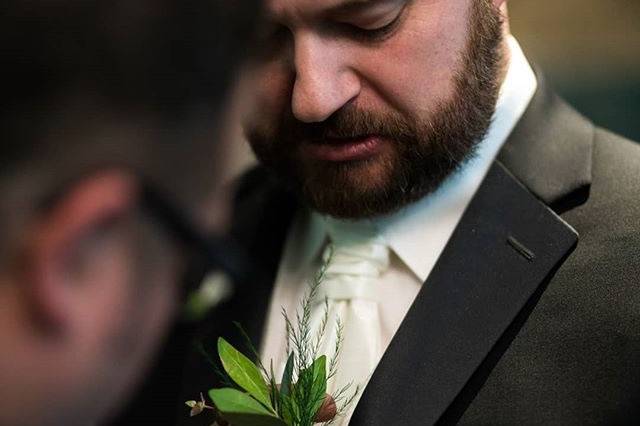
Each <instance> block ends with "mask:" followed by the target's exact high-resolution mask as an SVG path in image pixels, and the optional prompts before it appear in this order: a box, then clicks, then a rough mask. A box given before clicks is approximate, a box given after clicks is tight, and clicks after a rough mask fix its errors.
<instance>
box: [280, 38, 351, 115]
mask: <svg viewBox="0 0 640 426" xmlns="http://www.w3.org/2000/svg"><path fill="white" fill-rule="evenodd" d="M294 55H295V59H294V65H295V72H296V77H295V83H294V86H293V94H292V97H291V108H292V110H293V115H294V116H295V117H296V118H297V119H298V120H300V121H302V122H305V123H314V122H321V121H324V120H326V119H327V118H329V117H330V116H331V115H332V114H333V113H334V112H336V111H337V110H339V109H340V108H342V107H343V106H344V105H346V104H347V103H348V102H349V101H351V100H352V99H354V98H355V97H357V96H358V94H359V93H360V87H361V86H360V79H359V78H358V76H357V74H356V73H355V72H354V71H353V69H352V68H351V67H350V65H349V60H348V59H349V58H348V57H347V56H348V52H345V50H344V49H343V48H341V46H339V45H336V44H334V43H332V42H331V41H329V42H327V41H325V40H323V39H322V38H320V37H316V36H314V35H313V34H310V35H300V36H299V37H297V39H296V40H295V51H294Z"/></svg>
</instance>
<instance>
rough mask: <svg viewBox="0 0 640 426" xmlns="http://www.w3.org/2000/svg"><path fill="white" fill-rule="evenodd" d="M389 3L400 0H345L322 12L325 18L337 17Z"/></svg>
mask: <svg viewBox="0 0 640 426" xmlns="http://www.w3.org/2000/svg"><path fill="white" fill-rule="evenodd" d="M388 1H400V0H345V1H343V2H340V3H338V4H335V5H333V6H330V7H329V8H327V9H326V10H325V11H323V12H322V14H323V15H325V16H335V15H342V14H347V13H354V12H358V11H359V10H361V9H364V8H365V7H368V6H372V5H376V4H380V3H385V2H388Z"/></svg>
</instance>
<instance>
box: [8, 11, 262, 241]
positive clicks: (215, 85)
mask: <svg viewBox="0 0 640 426" xmlns="http://www.w3.org/2000/svg"><path fill="white" fill-rule="evenodd" d="M258 9H259V2H258V0H3V4H2V6H1V7H0V56H1V57H2V70H1V71H0V73H1V75H2V77H1V78H0V93H2V95H1V97H0V103H1V104H2V107H1V108H0V135H1V136H0V137H1V138H2V142H1V143H0V191H2V193H3V194H4V195H5V196H3V197H2V199H0V230H4V229H5V227H7V226H9V225H8V224H7V219H6V218H7V215H8V214H9V213H10V212H11V210H12V209H14V208H17V207H18V206H17V204H19V203H20V202H23V203H31V202H32V201H33V202H36V200H35V198H37V197H38V196H39V192H38V191H40V189H41V192H44V189H42V188H40V189H39V187H43V186H52V185H55V184H58V183H59V182H61V181H63V180H64V179H69V178H72V177H73V175H75V174H78V173H80V172H82V171H83V170H89V169H91V168H93V167H95V166H96V165H97V164H100V163H114V162H115V163H118V162H122V163H126V165H127V166H131V167H133V168H135V169H138V170H139V171H140V172H141V173H143V174H146V175H148V176H149V177H150V178H151V179H155V180H156V181H158V182H159V183H160V184H161V185H163V186H165V187H167V188H168V189H169V190H171V191H172V192H173V193H174V194H175V195H177V196H183V195H185V193H189V192H191V195H193V194H197V193H198V188H197V187H198V185H202V184H203V183H202V182H201V181H202V177H203V174H204V173H207V169H208V168H209V167H210V166H211V165H210V164H207V162H211V161H212V160H214V159H213V158H208V157H207V155H208V154H207V155H204V154H203V151H202V149H203V147H205V145H207V144H209V145H213V144H214V143H215V142H214V141H213V140H212V139H211V138H209V136H210V135H208V134H205V133H206V132H204V131H203V132H202V134H196V133H198V132H199V130H198V126H201V127H206V125H209V124H211V123H210V122H209V121H213V120H214V118H215V117H216V116H217V115H218V114H217V113H218V112H219V109H220V108H221V106H222V104H223V103H222V100H223V99H224V98H225V96H226V95H227V93H228V90H229V86H230V84H231V83H232V80H233V78H234V75H235V70H236V65H238V64H239V62H240V61H241V59H242V53H244V52H245V51H246V50H247V48H248V46H249V43H250V42H251V41H252V40H251V39H252V36H253V35H252V33H253V28H254V27H255V26H256V20H257V17H258V16H259V13H258V12H259V10H258ZM194 117H195V119H194ZM194 120H195V121H196V122H195V123H194ZM198 120H199V121H198ZM101 126H102V127H101ZM105 126H106V127H108V128H109V129H108V131H106V132H105V131H104V127H105ZM119 126H121V128H118V127H119ZM119 135H120V136H123V137H119ZM211 136H212V135H211ZM206 149H210V148H206ZM210 152H214V151H213V149H211V151H210ZM209 182H210V181H209ZM41 184H42V185H41ZM45 184H46V185H45ZM203 188H204V187H203ZM48 189H50V188H48ZM12 194H14V195H15V196H14V197H13V198H12ZM17 200H20V202H18V201H17Z"/></svg>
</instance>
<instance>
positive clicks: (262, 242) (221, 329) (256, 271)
mask: <svg viewBox="0 0 640 426" xmlns="http://www.w3.org/2000/svg"><path fill="white" fill-rule="evenodd" d="M234 204H235V205H234V212H235V214H236V215H235V217H234V218H233V219H234V220H233V225H232V230H231V235H232V237H233V238H234V239H236V240H237V241H238V242H239V243H240V244H241V245H242V246H243V247H244V248H245V249H246V250H247V252H248V254H249V256H250V260H251V264H252V265H253V270H252V271H250V273H249V274H248V276H249V281H248V282H246V283H242V285H238V286H236V288H235V290H234V294H233V295H232V297H231V298H230V299H229V300H228V301H226V302H225V303H223V304H221V305H220V306H217V307H216V309H214V310H213V311H212V313H211V316H210V317H209V318H206V319H205V320H204V321H202V327H201V329H200V330H199V331H198V333H197V335H196V338H195V348H194V350H193V351H192V352H191V353H190V355H189V356H188V359H187V363H186V365H185V371H184V372H183V377H184V380H183V386H182V397H181V399H180V401H181V402H180V403H179V405H180V411H179V412H180V413H184V412H185V408H184V403H183V402H182V401H186V400H189V399H197V396H198V394H199V392H203V393H206V391H208V390H209V389H211V388H215V387H222V386H224V384H223V383H221V382H220V378H219V376H218V375H217V373H216V371H215V368H214V366H213V365H212V364H218V361H217V340H218V338H219V337H224V338H225V339H227V340H228V341H229V342H231V344H233V345H234V346H235V347H237V348H239V349H241V350H242V351H243V352H244V353H246V354H249V353H248V352H247V349H248V348H246V346H247V345H246V343H245V339H244V338H243V337H242V335H241V333H239V331H238V329H237V327H236V326H235V325H234V322H237V323H239V324H240V325H241V326H242V328H243V329H244V330H245V331H246V333H247V335H248V337H249V338H250V340H251V342H252V344H253V345H254V346H255V347H256V348H259V347H260V343H261V339H262V337H263V336H262V334H263V328H264V324H265V321H266V317H267V309H268V306H269V301H270V298H271V293H272V289H273V285H274V281H275V279H276V273H277V269H278V263H279V261H280V257H281V253H282V249H283V245H284V241H285V238H286V235H287V229H288V228H289V225H290V223H291V221H292V218H293V214H294V212H295V209H296V207H297V204H296V201H295V198H294V197H293V196H292V195H291V194H289V193H288V192H286V191H283V190H282V189H281V188H280V187H279V185H277V183H276V182H274V181H273V180H272V179H271V178H270V177H269V176H268V175H267V174H266V173H265V171H264V170H263V169H261V168H257V169H254V170H253V171H251V172H250V173H249V174H248V175H247V176H245V177H244V179H243V182H241V185H240V188H239V190H238V192H237V197H236V200H235V203H234ZM178 423H179V424H184V425H185V426H186V425H189V426H200V425H202V426H209V425H210V424H211V418H210V417H209V416H198V417H195V418H189V417H188V416H186V415H184V414H182V415H180V416H179V417H178Z"/></svg>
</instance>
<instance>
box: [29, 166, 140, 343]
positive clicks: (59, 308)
mask: <svg viewBox="0 0 640 426" xmlns="http://www.w3.org/2000/svg"><path fill="white" fill-rule="evenodd" d="M136 188H137V185H136V181H135V179H134V178H133V177H132V176H130V175H129V174H127V173H125V172H122V171H118V170H110V171H104V172H101V173H98V174H95V175H91V176H88V177H85V178H84V179H82V180H81V181H80V182H78V183H76V184H74V185H72V186H71V187H70V188H68V189H66V190H65V192H64V194H63V195H62V196H61V197H60V198H58V199H57V200H56V201H55V204H54V205H53V206H51V207H50V208H49V209H48V210H47V211H46V212H45V213H43V214H42V215H41V216H40V217H39V218H38V219H37V223H36V224H35V226H34V227H33V230H32V232H31V233H30V236H29V237H28V239H27V241H26V246H25V251H24V262H23V265H24V269H23V273H24V277H23V280H22V281H23V283H24V285H25V289H26V290H27V291H26V293H25V295H26V297H27V303H28V304H29V308H30V309H31V311H32V314H33V316H34V318H36V319H37V320H38V323H39V325H40V326H44V327H46V329H47V331H51V330H53V331H55V332H57V333H67V332H69V331H70V330H71V329H72V328H73V327H75V326H76V325H77V324H78V321H83V320H84V321H86V320H90V318H87V317H86V315H87V313H89V314H90V315H92V314H93V313H94V312H92V309H96V308H98V306H93V305H94V304H98V303H104V304H105V305H107V306H108V305H109V300H108V299H109V294H105V291H106V292H109V291H117V289H118V288H122V287H124V285H125V283H122V282H119V281H123V280H124V279H125V278H124V274H123V273H122V272H123V269H126V267H125V265H123V259H126V254H125V253H123V248H124V247H125V246H126V244H125V243H124V239H123V237H122V232H118V231H117V230H118V226H117V224H118V223H122V222H123V221H125V220H126V219H127V218H128V217H130V215H131V213H132V212H133V211H135V209H136V193H137V191H136ZM106 283H108V284H111V287H112V288H113V290H109V289H108V287H107V286H106V285H104V284H106ZM98 285H101V286H102V287H105V288H100V289H98V290H99V291H97V293H96V289H95V288H94V287H97V286H98ZM101 292H102V293H101ZM91 294H94V295H96V294H100V297H103V298H105V299H107V300H95V301H92V300H91V298H90V297H88V295H91ZM94 298H95V297H94ZM95 313H96V314H98V312H95ZM83 316H84V317H85V318H84V319H83V318H81V317H83Z"/></svg>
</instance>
